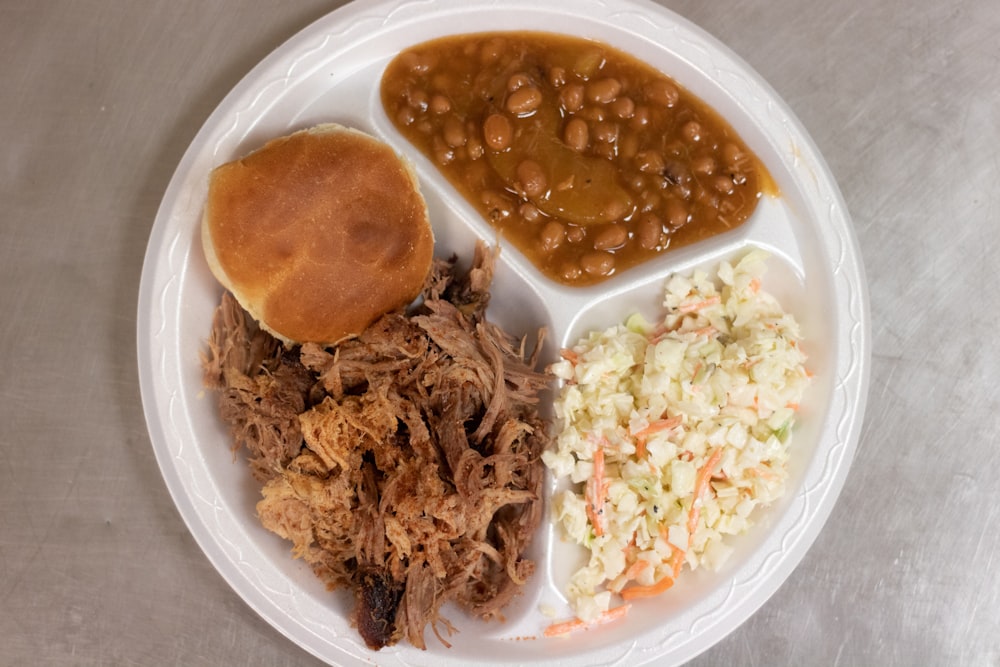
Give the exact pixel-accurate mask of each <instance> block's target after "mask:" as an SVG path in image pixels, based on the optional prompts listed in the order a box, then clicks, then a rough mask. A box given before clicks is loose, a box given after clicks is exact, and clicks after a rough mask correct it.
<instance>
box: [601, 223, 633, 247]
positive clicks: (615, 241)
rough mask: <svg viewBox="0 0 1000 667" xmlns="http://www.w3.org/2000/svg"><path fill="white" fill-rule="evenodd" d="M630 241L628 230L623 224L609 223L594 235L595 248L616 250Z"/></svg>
mask: <svg viewBox="0 0 1000 667" xmlns="http://www.w3.org/2000/svg"><path fill="white" fill-rule="evenodd" d="M626 241H628V230H626V229H625V227H624V226H623V225H615V224H613V225H607V226H606V227H604V228H603V229H601V230H600V231H599V232H597V235H596V236H595V237H594V249H595V250H614V249H615V248H620V247H621V246H623V245H625V242H626Z"/></svg>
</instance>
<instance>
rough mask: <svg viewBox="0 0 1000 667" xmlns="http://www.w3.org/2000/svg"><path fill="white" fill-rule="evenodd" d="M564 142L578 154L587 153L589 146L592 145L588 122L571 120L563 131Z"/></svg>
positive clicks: (580, 119)
mask: <svg viewBox="0 0 1000 667" xmlns="http://www.w3.org/2000/svg"><path fill="white" fill-rule="evenodd" d="M563 141H565V142H566V145H567V146H569V147H570V148H572V149H573V150H575V151H577V152H583V151H585V150H586V149H587V144H589V143H590V128H589V127H587V121H585V120H583V119H582V118H570V120H569V122H568V123H566V129H565V130H563Z"/></svg>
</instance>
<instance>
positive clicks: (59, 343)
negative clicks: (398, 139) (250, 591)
mask: <svg viewBox="0 0 1000 667" xmlns="http://www.w3.org/2000/svg"><path fill="white" fill-rule="evenodd" d="M338 4H339V3H337V2H329V1H321V0H300V1H299V2H295V3H288V2H282V1H280V0H258V1H256V2H253V3H250V2H239V1H236V0H214V1H212V2H199V1H197V0H155V1H154V0H146V1H144V2H127V1H125V0H117V1H116V0H41V1H39V2H21V1H19V0H3V1H0V86H2V99H3V101H2V103H0V151H2V158H0V210H2V213H0V239H2V242H0V360H2V364H0V367H2V375H0V637H2V640H0V664H3V665H27V664H46V665H163V664H179V665H213V666H214V665H246V664H261V665H263V664H266V665H310V664H318V661H317V660H315V659H314V658H313V657H311V656H310V655H308V654H307V653H305V652H304V651H302V650H301V649H299V648H298V647H297V646H295V645H294V644H292V643H291V642H289V641H288V640H286V639H285V638H284V637H283V636H281V635H280V634H279V633H278V632H276V631H275V630H273V629H272V628H271V627H270V626H269V625H268V624H267V623H265V622H264V621H263V620H261V619H260V618H258V617H257V616H256V615H255V613H254V612H253V611H251V610H250V609H249V608H248V607H247V606H246V605H245V604H244V603H243V602H242V601H241V600H240V599H239V598H238V597H237V596H236V594H235V593H234V592H233V591H232V590H231V589H230V588H229V587H228V586H227V585H226V583H225V582H224V581H223V580H222V578H221V577H220V576H219V575H218V574H217V573H216V572H215V571H214V570H213V568H212V566H211V565H210V564H209V562H208V560H207V559H206V558H205V557H204V556H203V555H202V553H201V551H200V550H199V548H198V547H197V545H196V544H195V543H194V541H193V540H192V538H191V537H190V536H189V535H188V532H187V530H186V528H185V526H184V524H183V522H182V521H181V519H180V517H179V515H178V513H177V511H176V510H175V508H174V505H173V503H172V502H171V499H170V496H169V495H168V493H167V490H166V487H165V485H164V484H163V482H162V480H161V478H160V474H159V470H158V468H157V465H156V462H155V460H154V457H153V452H152V449H151V447H150V443H149V440H148V437H147V434H146V430H145V424H144V421H143V416H142V411H141V406H140V399H139V391H138V380H137V371H136V356H135V352H136V349H135V325H136V297H137V289H138V283H139V275H140V270H141V266H142V258H143V252H144V249H145V244H146V240H147V236H148V233H149V230H150V227H151V225H152V222H153V219H154V216H155V213H156V210H157V206H158V204H159V201H160V198H161V196H162V194H163V191H164V188H165V187H166V185H167V183H168V181H169V179H170V176H171V174H172V172H173V170H174V168H175V166H176V165H177V163H178V161H179V159H180V157H181V155H182V154H183V152H184V150H185V148H186V146H187V145H188V143H189V142H190V141H191V139H192V138H193V137H194V135H195V133H196V132H197V130H198V128H199V127H200V125H201V124H202V123H203V122H204V121H205V119H206V118H207V116H208V115H209V113H210V112H211V111H212V109H213V108H214V106H215V105H216V104H217V103H218V102H219V101H220V100H221V99H222V98H223V96H224V95H225V94H226V93H227V91H228V90H229V89H230V88H231V87H232V86H233V85H234V84H235V83H236V82H237V81H238V80H239V79H240V78H241V77H242V76H243V75H244V74H245V73H246V72H247V71H249V70H250V68H251V67H252V66H253V65H254V64H256V63H257V62H258V61H259V60H260V59H261V58H263V57H264V56H265V55H267V54H268V53H269V52H270V51H271V50H272V49H273V48H275V47H276V46H278V45H279V44H280V43H281V42H282V41H284V40H285V39H287V38H288V37H290V36H291V35H292V34H294V33H295V32H296V31H297V30H299V29H300V28H302V27H304V26H305V25H307V24H308V23H309V22H311V21H312V20H314V19H316V18H318V17H320V16H321V15H323V14H325V13H326V12H328V11H330V10H331V9H333V8H334V7H335V6H337V5H338ZM663 4H665V5H667V6H669V7H670V8H672V9H674V10H675V11H677V12H679V13H680V14H682V15H683V16H685V17H687V18H689V19H691V20H693V21H694V22H695V23H697V24H699V25H701V26H702V27H703V28H705V29H707V30H708V31H709V32H711V33H713V34H714V35H715V36H717V37H719V38H720V39H721V40H722V41H724V42H725V43H727V44H728V45H729V46H730V47H731V48H732V49H733V50H734V51H736V52H737V53H738V54H739V55H741V56H742V57H743V58H744V59H746V60H747V61H748V62H749V63H750V64H751V65H752V66H753V67H755V68H756V69H757V70H758V71H759V72H760V73H761V74H762V75H763V76H764V77H765V78H766V79H767V80H768V81H769V82H770V83H771V84H772V85H773V87H774V88H775V89H776V90H777V91H778V93H779V94H780V95H781V96H782V97H783V98H784V99H785V100H786V101H787V102H788V103H789V104H790V106H791V107H792V109H793V110H794V111H795V112H796V114H797V115H798V116H799V118H800V119H801V120H802V121H803V123H804V125H805V126H806V127H807V129H808V130H809V131H810V133H811V134H812V136H813V138H814V139H815V141H816V143H817V144H818V146H819V148H820V150H821V151H822V152H823V154H824V155H825V157H826V158H827V160H828V162H829V164H830V166H831V168H832V171H833V172H834V175H835V176H836V178H837V179H838V181H839V183H840V185H841V188H842V190H843V193H844V196H845V198H846V201H847V204H848V206H849V208H850V211H851V213H852V215H853V218H854V224H855V228H856V230H857V234H858V237H859V240H860V245H861V248H862V252H863V257H864V261H865V265H866V270H867V275H868V280H869V285H870V290H871V315H872V330H873V337H874V358H873V365H872V375H871V396H870V401H869V405H868V412H867V418H866V424H865V428H864V431H863V434H862V438H861V442H860V445H859V449H858V453H857V456H856V459H855V462H854V466H853V468H852V471H851V474H850V476H849V478H848V480H847V484H846V487H845V489H844V492H843V495H842V496H841V499H840V501H839V503H838V505H837V506H836V508H835V510H834V512H833V514H832V516H831V517H830V520H829V522H828V524H827V526H826V528H825V530H824V531H823V532H822V534H821V535H820V537H819V538H818V540H817V541H816V543H815V545H814V546H813V548H812V550H811V551H810V552H809V554H808V555H807V556H806V558H805V560H804V561H803V562H802V564H801V565H800V567H799V568H798V569H797V570H796V571H795V572H794V573H793V575H792V576H791V578H790V579H789V580H788V581H787V582H786V583H785V584H784V586H782V587H781V588H780V589H779V591H778V592H777V594H776V595H774V597H773V598H772V599H771V600H770V601H769V602H767V603H766V604H765V605H764V606H763V607H762V608H761V609H760V610H759V611H758V612H757V613H756V614H755V615H754V616H753V617H752V618H751V619H750V620H749V621H748V622H747V623H745V624H744V625H743V626H742V627H741V628H739V629H738V630H737V631H735V632H734V633H732V634H731V635H730V636H729V637H727V638H725V639H724V640H723V641H721V642H720V643H719V644H718V645H717V646H716V647H715V648H713V649H711V650H710V651H708V652H707V653H705V654H703V655H702V656H700V657H699V658H697V659H696V660H695V661H694V663H693V664H698V665H715V664H734V665H778V664H788V665H916V664H920V665H928V664H932V665H998V664H1000V638H998V637H1000V634H998V631H1000V530H998V529H997V525H998V523H1000V509H998V507H1000V503H998V502H997V498H998V497H1000V481H998V480H1000V475H998V470H1000V437H998V433H1000V398H998V396H1000V392H998V391H997V389H996V386H997V379H996V376H997V374H998V372H1000V344H998V343H997V341H996V339H997V336H996V332H997V322H998V320H1000V296H998V294H1000V289H998V287H997V285H998V278H997V276H998V272H997V269H998V266H1000V260H998V257H1000V157H998V154H1000V152H998V146H1000V39H998V37H997V35H1000V11H998V7H997V5H996V3H995V2H993V1H992V0H967V1H966V2H961V3H942V2H932V1H930V0H914V1H913V2H909V3H899V2H891V3H890V2H883V3H873V2H869V1H868V0H846V1H845V2H827V1H822V2H821V1H819V0H807V1H804V2H794V1H793V0H774V1H773V2H769V3H759V2H747V1H736V0H734V1H731V2H711V3H707V2H701V1H700V0H666V1H664V3H663Z"/></svg>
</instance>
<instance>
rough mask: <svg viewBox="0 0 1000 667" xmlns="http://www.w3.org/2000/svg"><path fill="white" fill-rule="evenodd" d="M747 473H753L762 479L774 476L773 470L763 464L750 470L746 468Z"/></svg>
mask: <svg viewBox="0 0 1000 667" xmlns="http://www.w3.org/2000/svg"><path fill="white" fill-rule="evenodd" d="M747 474H748V475H754V476H756V477H763V478H764V479H774V478H775V477H776V475H775V474H774V472H773V471H771V470H768V469H767V468H765V467H763V466H758V467H756V468H751V469H750V470H747Z"/></svg>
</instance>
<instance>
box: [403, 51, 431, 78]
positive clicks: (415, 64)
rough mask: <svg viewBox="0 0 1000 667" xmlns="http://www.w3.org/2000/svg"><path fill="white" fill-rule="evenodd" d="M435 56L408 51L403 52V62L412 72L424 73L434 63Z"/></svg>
mask: <svg viewBox="0 0 1000 667" xmlns="http://www.w3.org/2000/svg"><path fill="white" fill-rule="evenodd" d="M435 61H436V58H435V57H434V56H433V55H432V54H429V53H417V52H415V51H409V52H407V53H405V54H403V64H404V65H405V66H406V68H407V69H409V70H410V72H412V73H413V74H426V73H427V72H428V71H430V69H431V67H433V66H434V65H435Z"/></svg>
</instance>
